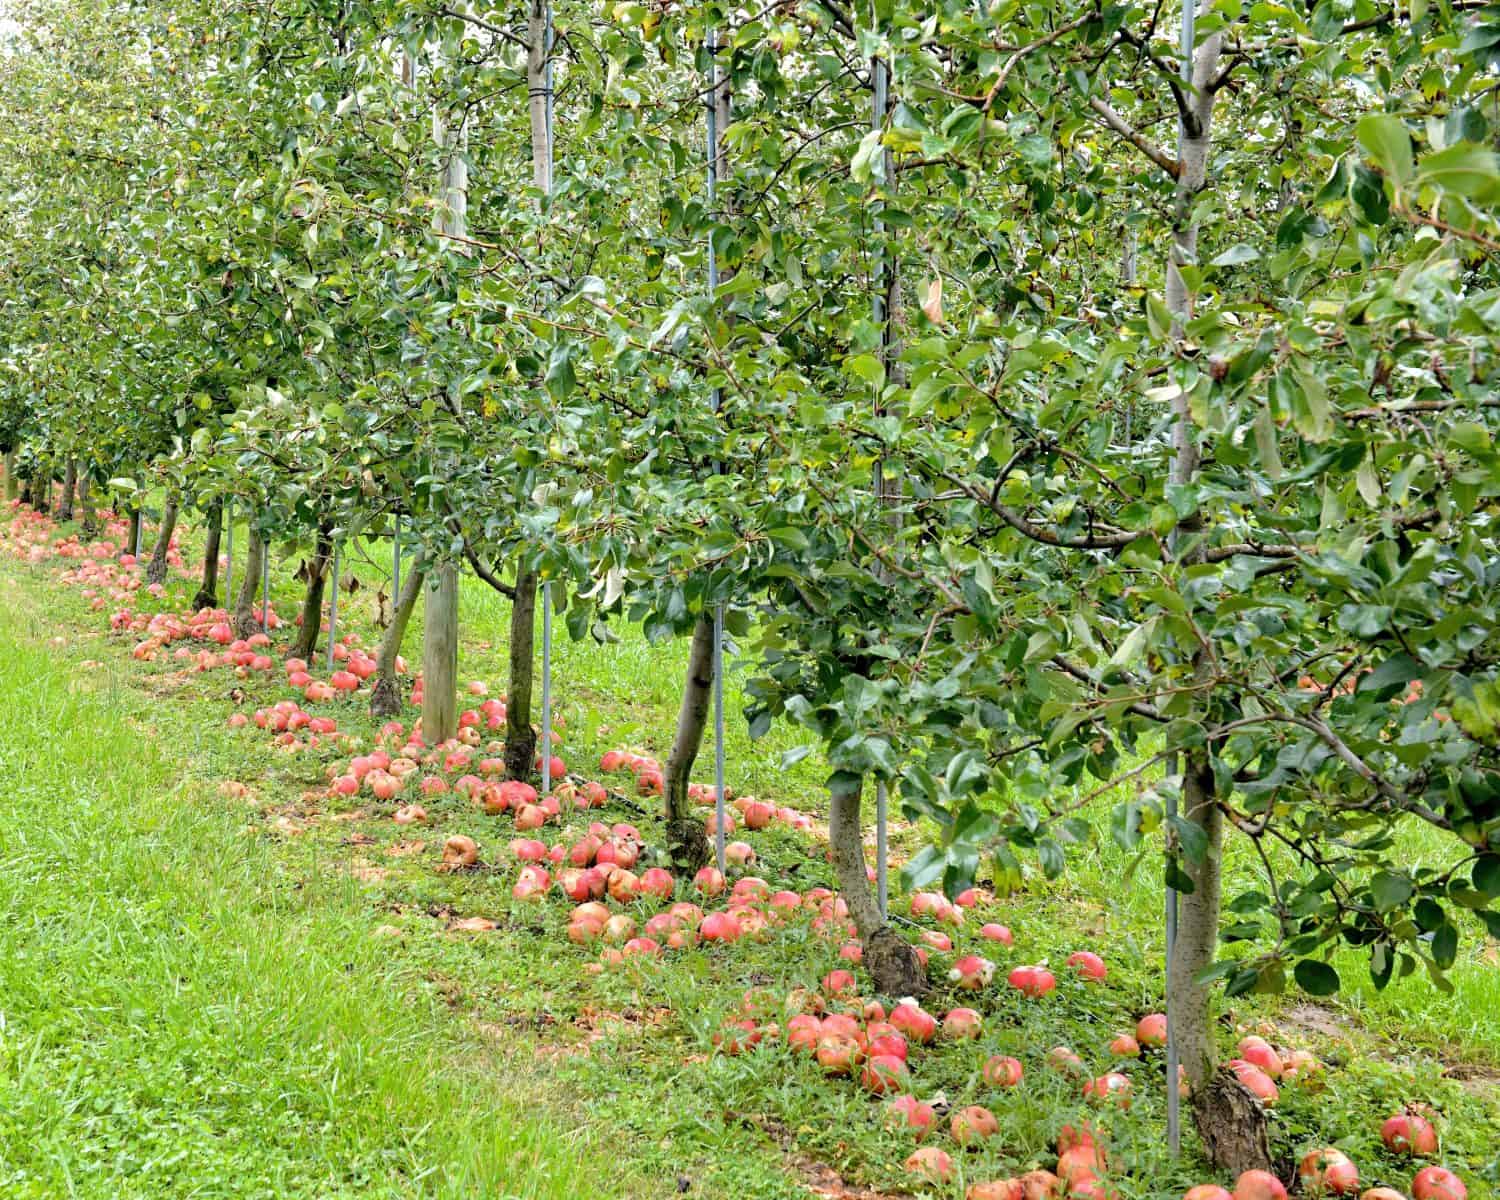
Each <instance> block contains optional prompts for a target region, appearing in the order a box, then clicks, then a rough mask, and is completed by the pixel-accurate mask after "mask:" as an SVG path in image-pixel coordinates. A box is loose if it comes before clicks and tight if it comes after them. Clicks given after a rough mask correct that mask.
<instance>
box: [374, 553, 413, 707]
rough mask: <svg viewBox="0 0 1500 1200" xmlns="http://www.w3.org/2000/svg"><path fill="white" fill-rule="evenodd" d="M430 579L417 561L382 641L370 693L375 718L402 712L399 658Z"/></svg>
mask: <svg viewBox="0 0 1500 1200" xmlns="http://www.w3.org/2000/svg"><path fill="white" fill-rule="evenodd" d="M426 577H427V575H426V572H425V571H423V569H422V564H421V561H420V560H418V559H413V560H412V563H411V566H410V567H409V568H408V570H407V575H406V580H405V582H404V583H402V585H401V595H400V596H398V597H397V598H396V611H395V612H394V613H392V614H391V623H390V624H389V625H388V626H386V630H385V633H384V635H383V636H382V637H381V639H380V654H379V656H378V657H377V658H376V661H375V686H374V687H372V688H371V689H370V715H371V716H372V717H394V716H397V715H399V714H400V712H401V700H402V696H401V683H400V681H399V680H398V679H397V678H396V657H397V656H398V655H399V654H400V653H401V642H402V640H403V639H404V638H405V637H406V626H407V623H408V622H409V621H410V620H411V614H412V611H413V610H414V609H415V608H416V607H417V597H418V596H420V595H421V594H422V584H423V582H424V581H425V580H426Z"/></svg>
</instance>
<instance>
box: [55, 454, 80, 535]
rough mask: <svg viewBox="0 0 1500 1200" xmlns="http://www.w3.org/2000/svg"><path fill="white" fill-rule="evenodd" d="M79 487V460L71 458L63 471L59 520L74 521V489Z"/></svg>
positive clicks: (58, 508)
mask: <svg viewBox="0 0 1500 1200" xmlns="http://www.w3.org/2000/svg"><path fill="white" fill-rule="evenodd" d="M77 486H78V460H77V459H76V458H72V457H70V458H69V459H68V465H67V467H66V468H65V469H64V471H63V486H62V501H61V502H60V503H59V504H58V506H57V519H58V520H59V521H71V520H72V519H73V489H74V488H76V487H77Z"/></svg>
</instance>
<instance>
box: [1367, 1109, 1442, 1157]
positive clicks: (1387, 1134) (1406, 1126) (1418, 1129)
mask: <svg viewBox="0 0 1500 1200" xmlns="http://www.w3.org/2000/svg"><path fill="white" fill-rule="evenodd" d="M1380 1140H1381V1141H1382V1142H1384V1143H1385V1147H1386V1149H1387V1150H1389V1151H1390V1152H1391V1153H1392V1154H1410V1155H1412V1156H1413V1157H1415V1158H1430V1157H1432V1155H1434V1154H1436V1153H1437V1150H1438V1139H1437V1131H1436V1130H1435V1129H1433V1127H1432V1123H1431V1122H1430V1121H1428V1120H1427V1119H1426V1118H1425V1117H1419V1116H1417V1115H1416V1114H1415V1113H1397V1114H1396V1115H1395V1116H1394V1117H1390V1118H1388V1119H1387V1120H1386V1122H1385V1124H1384V1125H1382V1126H1381V1127H1380Z"/></svg>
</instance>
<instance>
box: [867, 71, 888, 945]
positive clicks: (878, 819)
mask: <svg viewBox="0 0 1500 1200" xmlns="http://www.w3.org/2000/svg"><path fill="white" fill-rule="evenodd" d="M870 82H871V91H872V93H873V99H872V102H871V105H870V128H871V130H881V129H884V128H885V113H886V109H887V108H888V107H889V105H890V82H891V73H890V66H889V64H888V63H887V62H886V61H885V59H883V58H878V57H877V58H876V59H875V60H874V62H873V63H872V64H871V70H870ZM882 153H883V152H882ZM874 225H875V239H874V241H875V244H874V251H875V264H876V270H875V295H874V298H873V299H872V300H871V303H870V317H871V319H872V320H873V321H874V323H875V327H876V328H877V329H879V330H880V358H881V362H882V363H884V362H885V360H886V358H887V357H888V352H889V343H890V338H889V336H888V331H887V329H886V320H887V317H888V314H887V312H886V292H887V289H888V288H889V287H890V281H889V278H888V275H887V272H888V270H889V265H888V264H887V262H886V255H885V244H884V241H883V238H884V235H885V222H884V221H882V220H881V219H880V207H879V206H878V205H877V206H876V208H875V222H874ZM875 415H876V416H879V415H880V397H879V396H878V395H877V396H876V397H875ZM870 482H871V486H872V487H873V488H874V491H875V503H876V505H877V506H879V507H881V508H884V507H885V463H884V460H882V459H879V458H877V459H876V460H875V465H874V466H873V467H872V468H871V479H870ZM888 807H889V795H888V793H887V790H886V785H885V780H884V779H877V780H876V781H875V894H876V899H877V900H878V902H879V904H880V919H881V920H882V921H883V920H885V917H886V913H887V911H888V883H887V875H888V869H889V863H890V856H889V851H888V846H887V837H886V835H887V829H888V815H887V810H888Z"/></svg>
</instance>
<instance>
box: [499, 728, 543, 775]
mask: <svg viewBox="0 0 1500 1200" xmlns="http://www.w3.org/2000/svg"><path fill="white" fill-rule="evenodd" d="M535 763H536V731H535V730H534V729H531V728H530V727H528V728H526V729H525V730H515V729H508V730H507V731H506V734H505V777H506V778H507V779H520V780H523V781H524V780H527V779H530V778H531V776H532V775H533V774H534V773H535V769H534V767H535Z"/></svg>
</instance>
